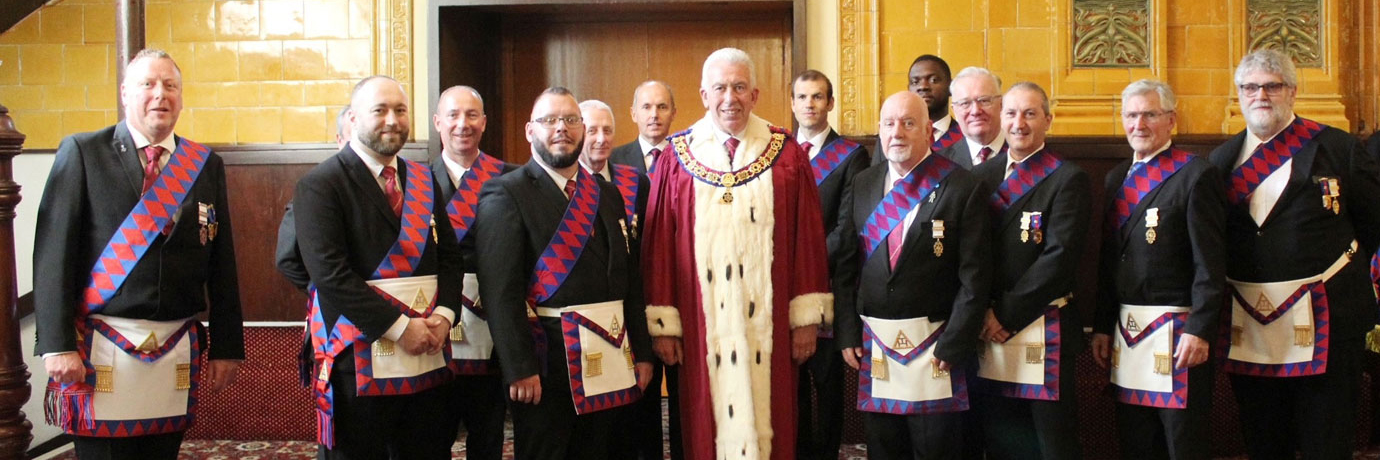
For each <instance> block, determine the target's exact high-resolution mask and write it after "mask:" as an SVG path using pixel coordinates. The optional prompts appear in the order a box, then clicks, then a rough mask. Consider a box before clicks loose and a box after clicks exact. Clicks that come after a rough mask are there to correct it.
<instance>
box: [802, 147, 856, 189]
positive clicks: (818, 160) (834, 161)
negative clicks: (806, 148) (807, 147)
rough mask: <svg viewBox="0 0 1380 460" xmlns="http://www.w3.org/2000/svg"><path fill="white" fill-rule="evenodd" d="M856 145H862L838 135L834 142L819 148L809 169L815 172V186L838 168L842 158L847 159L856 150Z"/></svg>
mask: <svg viewBox="0 0 1380 460" xmlns="http://www.w3.org/2000/svg"><path fill="white" fill-rule="evenodd" d="M858 147H862V146H861V145H858V143H857V142H853V141H850V140H848V139H845V138H843V137H839V138H837V139H834V142H830V143H829V145H826V146H824V147H823V148H821V149H819V154H818V155H815V158H814V159H812V160H810V169H811V170H813V171H814V173H815V186H819V184H821V183H823V182H824V179H825V178H827V177H829V174H830V173H832V172H834V169H835V168H838V167H839V165H841V164H843V161H844V160H847V159H848V157H849V156H850V155H852V154H853V152H855V151H857V150H858ZM806 153H809V152H806Z"/></svg>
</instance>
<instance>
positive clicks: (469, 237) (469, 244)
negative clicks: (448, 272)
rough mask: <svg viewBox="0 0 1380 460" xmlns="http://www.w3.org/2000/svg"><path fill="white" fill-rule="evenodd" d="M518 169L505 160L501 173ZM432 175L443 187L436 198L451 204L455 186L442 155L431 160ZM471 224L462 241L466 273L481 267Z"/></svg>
mask: <svg viewBox="0 0 1380 460" xmlns="http://www.w3.org/2000/svg"><path fill="white" fill-rule="evenodd" d="M517 169H518V165H515V164H512V163H508V162H504V163H503V172H502V173H501V174H500V175H503V174H508V173H510V172H513V171H516V170H517ZM431 176H432V177H435V178H436V183H437V186H439V187H441V188H438V189H436V190H437V192H438V193H437V194H436V199H438V200H442V201H444V202H446V203H447V204H446V206H449V203H450V199H451V198H453V197H455V186H454V185H451V184H452V182H451V180H450V170H449V169H446V160H445V159H443V158H442V157H440V156H437V157H436V159H435V160H431ZM494 179H497V177H493V178H490V179H489V180H494ZM443 207H444V206H443ZM447 220H449V219H447ZM470 225H471V227H470V230H471V231H470V232H466V233H465V239H464V240H461V241H460V253H461V254H464V258H465V273H476V270H477V269H478V267H479V261H478V257H477V256H476V255H475V249H474V232H473V230H474V227H473V225H474V224H473V223H471V224H470Z"/></svg>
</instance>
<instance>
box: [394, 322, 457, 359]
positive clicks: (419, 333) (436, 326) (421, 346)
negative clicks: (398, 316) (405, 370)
mask: <svg viewBox="0 0 1380 460" xmlns="http://www.w3.org/2000/svg"><path fill="white" fill-rule="evenodd" d="M398 345H401V346H402V347H403V351H406V352H407V353H409V354H413V355H420V354H423V353H426V354H429V355H434V354H437V353H440V352H441V347H445V346H449V345H450V320H448V319H446V317H444V316H441V315H431V316H429V317H426V318H410V319H408V320H407V328H406V329H404V330H403V333H402V337H399V338H398Z"/></svg>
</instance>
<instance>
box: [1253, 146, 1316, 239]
mask: <svg viewBox="0 0 1380 460" xmlns="http://www.w3.org/2000/svg"><path fill="white" fill-rule="evenodd" d="M1285 129H1288V128H1285ZM1280 135H1283V133H1280ZM1317 155H1318V142H1317V140H1316V139H1314V140H1311V141H1308V145H1306V146H1304V147H1303V148H1302V149H1299V152H1298V153H1295V154H1294V156H1293V164H1292V165H1290V166H1289V183H1288V184H1285V186H1284V190H1283V191H1282V192H1280V194H1279V199H1278V200H1275V205H1274V207H1271V208H1270V213H1269V214H1266V215H1265V219H1264V220H1262V221H1260V226H1261V227H1264V226H1266V225H1269V223H1270V221H1271V220H1273V219H1274V218H1275V215H1277V214H1278V213H1279V210H1280V209H1281V208H1283V207H1284V204H1285V203H1287V202H1289V200H1291V199H1293V198H1294V197H1295V196H1297V195H1298V194H1299V193H1302V192H1303V191H1304V190H1306V188H1305V187H1308V186H1309V184H1310V183H1311V182H1312V181H1313V158H1314V157H1316V156H1317Z"/></svg>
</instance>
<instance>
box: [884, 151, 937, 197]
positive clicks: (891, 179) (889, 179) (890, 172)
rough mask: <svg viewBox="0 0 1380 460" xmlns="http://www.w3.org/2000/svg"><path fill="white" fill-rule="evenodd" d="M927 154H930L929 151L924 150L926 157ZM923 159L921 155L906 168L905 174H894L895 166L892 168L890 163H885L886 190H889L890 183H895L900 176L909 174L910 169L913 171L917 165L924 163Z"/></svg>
mask: <svg viewBox="0 0 1380 460" xmlns="http://www.w3.org/2000/svg"><path fill="white" fill-rule="evenodd" d="M929 155H931V153H930V152H929V151H926V152H925V156H926V157H928V156H929ZM925 160H926V158H924V157H921V158H920V161H918V162H916V163H915V166H911V167H910V169H907V170H906V173H905V174H896V168H892V167H891V164H890V163H887V165H886V184H885V185H886V190H891V184H895V183H896V181H898V180H901V178H903V177H906V176H908V175H910V172H911V171H914V170H915V168H918V167H920V165H922V164H924V163H925Z"/></svg>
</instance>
